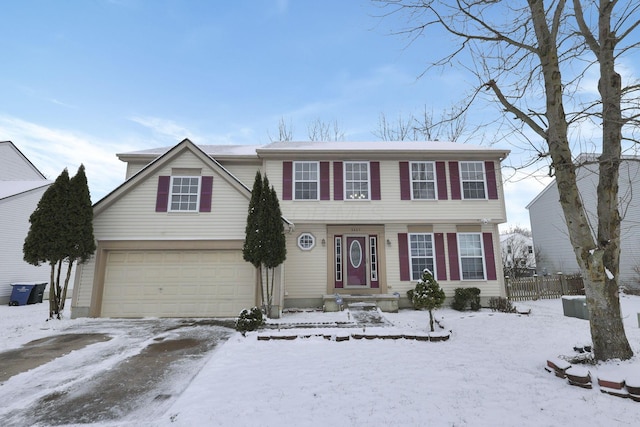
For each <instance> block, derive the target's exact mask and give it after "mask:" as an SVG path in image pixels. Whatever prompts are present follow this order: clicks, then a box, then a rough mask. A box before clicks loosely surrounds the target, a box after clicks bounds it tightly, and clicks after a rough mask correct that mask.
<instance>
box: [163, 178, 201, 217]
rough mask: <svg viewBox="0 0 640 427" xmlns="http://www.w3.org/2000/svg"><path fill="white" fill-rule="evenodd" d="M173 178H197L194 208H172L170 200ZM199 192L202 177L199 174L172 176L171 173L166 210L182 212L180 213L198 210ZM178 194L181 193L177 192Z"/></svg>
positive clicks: (171, 197) (172, 194) (171, 198)
mask: <svg viewBox="0 0 640 427" xmlns="http://www.w3.org/2000/svg"><path fill="white" fill-rule="evenodd" d="M175 178H187V179H193V178H197V179H198V190H197V191H196V208H195V209H194V210H191V209H189V210H185V209H172V205H173V203H172V200H173V196H174V193H173V180H174V179H175ZM200 193H202V177H201V176H182V175H176V176H173V175H171V180H170V181H169V200H168V202H167V204H168V205H169V206H167V208H168V209H167V210H168V211H169V212H182V213H191V212H199V211H200ZM178 194H182V193H178Z"/></svg>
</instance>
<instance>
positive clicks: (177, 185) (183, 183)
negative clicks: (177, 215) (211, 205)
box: [169, 176, 200, 212]
mask: <svg viewBox="0 0 640 427" xmlns="http://www.w3.org/2000/svg"><path fill="white" fill-rule="evenodd" d="M199 196H200V177H199V176H172V177H171V193H170V195H169V200H170V203H169V210H170V211H174V212H198V206H199Z"/></svg>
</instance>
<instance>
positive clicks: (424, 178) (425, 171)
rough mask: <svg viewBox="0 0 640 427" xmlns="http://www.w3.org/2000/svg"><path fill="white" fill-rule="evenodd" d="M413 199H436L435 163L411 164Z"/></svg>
mask: <svg viewBox="0 0 640 427" xmlns="http://www.w3.org/2000/svg"><path fill="white" fill-rule="evenodd" d="M411 197H412V198H413V199H414V200H435V199H436V175H435V166H434V163H433V162H411Z"/></svg>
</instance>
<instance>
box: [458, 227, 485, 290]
mask: <svg viewBox="0 0 640 427" xmlns="http://www.w3.org/2000/svg"><path fill="white" fill-rule="evenodd" d="M458 252H459V256H460V270H461V271H462V280H485V275H484V254H483V249H482V235H481V234H480V233H458Z"/></svg>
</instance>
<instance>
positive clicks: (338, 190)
mask: <svg viewBox="0 0 640 427" xmlns="http://www.w3.org/2000/svg"><path fill="white" fill-rule="evenodd" d="M342 197H343V196H342V162H333V200H342Z"/></svg>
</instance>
